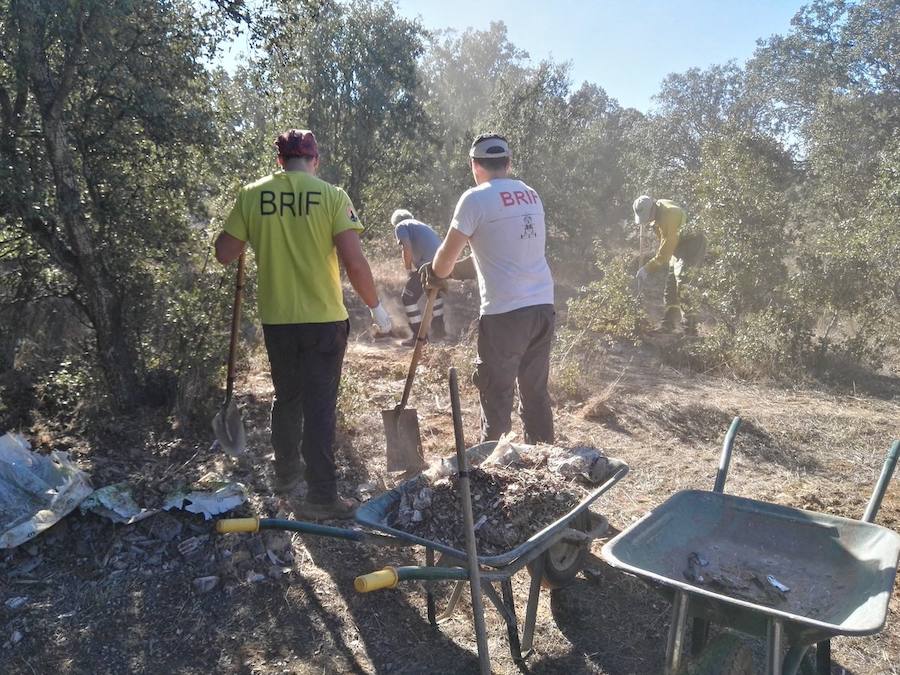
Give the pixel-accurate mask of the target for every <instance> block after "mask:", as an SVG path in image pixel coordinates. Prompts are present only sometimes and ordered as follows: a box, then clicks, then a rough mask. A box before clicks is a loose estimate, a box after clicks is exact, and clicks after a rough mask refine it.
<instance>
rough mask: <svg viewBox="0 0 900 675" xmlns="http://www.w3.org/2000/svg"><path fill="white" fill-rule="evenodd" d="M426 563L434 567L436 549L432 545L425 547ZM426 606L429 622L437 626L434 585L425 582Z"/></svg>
mask: <svg viewBox="0 0 900 675" xmlns="http://www.w3.org/2000/svg"><path fill="white" fill-rule="evenodd" d="M425 565H426V566H427V567H434V549H433V548H431V547H430V546H428V547H426V548H425ZM425 606H426V608H427V611H428V623H430V624H431V625H432V626H437V610H436V608H435V606H434V585H433V584H425Z"/></svg>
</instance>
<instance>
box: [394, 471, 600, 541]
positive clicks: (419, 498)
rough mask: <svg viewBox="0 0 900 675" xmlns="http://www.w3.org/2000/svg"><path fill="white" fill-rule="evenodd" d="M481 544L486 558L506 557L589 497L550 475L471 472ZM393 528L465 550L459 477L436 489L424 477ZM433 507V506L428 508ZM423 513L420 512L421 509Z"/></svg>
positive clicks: (405, 489) (405, 493) (406, 490)
mask: <svg viewBox="0 0 900 675" xmlns="http://www.w3.org/2000/svg"><path fill="white" fill-rule="evenodd" d="M469 476H470V480H469V486H470V490H471V493H472V510H473V518H474V520H475V523H477V528H476V535H475V538H476V543H477V546H478V551H479V553H480V554H482V555H498V554H500V553H505V552H507V551H509V550H511V549H513V548H515V547H516V546H517V545H519V544H521V543H523V542H524V541H526V540H527V539H528V538H529V537H531V536H532V535H533V534H535V533H536V532H538V531H540V530H541V529H543V528H544V527H546V526H547V525H549V524H550V523H552V522H554V521H555V520H556V519H557V518H559V517H561V516H563V515H565V514H566V513H567V512H568V511H570V510H571V509H573V508H574V507H575V506H576V505H577V504H578V502H579V501H581V499H582V498H583V496H584V492H583V490H582V489H581V488H580V487H578V486H577V485H575V484H573V483H571V482H566V481H564V480H562V479H561V478H559V477H558V476H556V475H555V474H552V473H549V472H547V471H546V470H544V469H542V470H534V469H524V468H522V469H506V468H502V467H499V466H493V467H490V472H488V471H485V470H483V469H481V468H475V469H472V470H470V472H469ZM400 492H401V497H400V501H399V502H398V503H397V508H396V511H394V512H393V513H391V514H389V515H388V524H389V525H391V526H392V527H396V528H398V529H401V530H404V531H405V532H409V533H410V534H415V535H417V536H420V537H423V538H425V539H428V540H430V541H438V542H441V543H443V544H446V545H449V546H453V547H454V548H457V549H460V550H461V549H463V548H464V547H465V535H464V533H463V523H462V510H461V506H460V498H459V478H458V476H457V475H456V474H454V475H452V476H450V477H449V478H442V479H439V480H438V481H436V482H435V483H433V484H430V483H428V481H427V479H424V478H419V479H417V480H415V481H411V482H410V483H406V484H404V485H403V486H402V487H401V488H400ZM425 504H427V506H425ZM417 506H418V507H421V508H416V507H417Z"/></svg>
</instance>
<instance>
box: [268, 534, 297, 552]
mask: <svg viewBox="0 0 900 675" xmlns="http://www.w3.org/2000/svg"><path fill="white" fill-rule="evenodd" d="M262 539H263V542H264V544H265V547H266V549H268V550H269V551H271V552H272V553H275V554H278V553H281V552H282V551H288V550H290V549H291V536H290V535H289V534H287V533H286V532H276V531H272V530H264V531H263V535H262Z"/></svg>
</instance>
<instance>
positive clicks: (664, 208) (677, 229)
mask: <svg viewBox="0 0 900 675" xmlns="http://www.w3.org/2000/svg"><path fill="white" fill-rule="evenodd" d="M632 209H633V210H634V222H635V224H637V225H652V226H653V229H654V231H655V232H656V236H657V238H658V239H659V249H658V250H657V252H656V255H655V256H654V257H653V258H652V259H651V260H649V261H648V262H647V263H646V264H644V265H643V266H642V267H641V268H640V269H639V270H638V272H637V275H635V279H636V280H637V283H638V287H639V288H640V287H642V286H644V285H646V284H647V282H648V281H649V280H650V275H651V274H658V273H659V272H666V273H667V276H666V288H665V291H664V292H663V302H664V303H665V306H666V311H665V315H664V316H663V323H662V329H663V330H668V331H671V330H674V329H675V325H676V323H677V322H678V321H679V320H680V321H681V324H682V328H683V330H684V332H685V334H686V335H694V334H696V332H697V308H696V306H695V305H694V303H692V302H690V300H689V293H685V291H686V288H685V286H686V285H687V284H686V277H687V276H688V270H690V269H691V268H694V267H696V266H698V265H699V264H700V263H701V262H703V258H704V257H705V256H706V237H705V236H704V235H703V233H702V232H693V233H688V234H686V233H684V231H683V230H684V223H685V220H686V216H685V213H684V209H682V208H681V207H680V206H678V205H677V204H676V203H675V202H672V201H669V200H668V199H653V198H652V197H648V196H647V195H641V196H640V197H638V198H637V199H635V200H634V204H633V205H632ZM685 296H688V297H685Z"/></svg>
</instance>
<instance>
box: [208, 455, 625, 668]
mask: <svg viewBox="0 0 900 675" xmlns="http://www.w3.org/2000/svg"><path fill="white" fill-rule="evenodd" d="M496 445H497V443H496V441H491V442H489V443H481V444H479V445H476V446H474V447H471V448H468V449H467V450H466V457H467V458H468V461H469V463H470V464H472V465H478V464H479V463H481V462H482V461H483V460H484V459H485V458H487V457H488V455H490V454H491V452H492V451H493V449H494V448H495V447H496ZM443 461H445V462H447V463H448V464H449V469H450V471H451V472H452V471H453V470H455V468H456V459H455V458H452V459H447V460H443ZM609 470H610V472H609V474H608V477H607V478H606V480H605V481H604V482H603V484H601V485H598V486H596V487H595V488H594V489H593V490H591V491H590V493H589V494H588V495H587V496H586V497H584V499H582V501H581V502H579V503H578V504H577V505H576V506H575V507H574V508H573V509H571V510H570V511H568V512H567V513H566V514H564V515H563V516H561V517H560V518H558V519H557V520H556V521H555V522H553V523H551V524H549V525H548V526H547V527H545V528H543V529H542V530H540V531H539V532H537V533H535V534H534V535H532V536H531V537H530V538H529V539H528V540H527V541H525V542H523V543H521V544H519V545H518V546H516V547H515V548H513V549H512V550H510V551H507V552H506V553H503V554H500V555H492V556H478V561H479V563H480V564H481V566H483V568H484V570H483V571H482V572H481V588H482V590H483V592H484V594H485V595H486V596H487V597H488V598H489V599H490V600H491V603H492V604H493V605H494V606H495V607H496V608H497V610H498V611H499V612H500V614H501V615H502V616H503V619H504V621H505V622H506V627H507V633H508V635H509V648H510V653H511V654H512V657H513V659H514V660H515V661H516V662H517V663H521V662H523V661H524V659H525V658H527V656H528V654H529V653H530V652H531V648H532V642H533V638H534V627H535V623H536V619H537V606H538V597H539V595H540V589H541V587H542V586H544V587H550V588H555V587H558V586H561V585H564V584H566V583H567V582H569V581H571V580H572V579H574V577H575V575H576V574H577V573H578V571H579V570H580V569H581V567H582V566H583V564H584V561H585V558H586V557H587V555H588V553H589V547H590V542H591V541H592V540H594V539H596V538H597V537H600V536H602V535H603V534H605V533H606V531H607V529H608V523H607V521H606V519H605V518H603V517H601V516H599V515H597V514H594V513H592V512H591V511H590V506H591V504H593V503H594V502H596V501H597V500H598V499H599V498H600V497H601V496H602V495H603V494H604V493H605V492H607V491H608V490H609V489H610V488H611V487H612V486H613V485H615V484H616V483H618V482H619V481H620V480H621V479H622V478H623V477H624V476H625V475H626V474H627V473H628V466H627V465H626V464H625V463H624V462H622V461H621V460H618V459H614V458H609ZM409 480H410V481H412V480H416V478H415V477H413V478H410V479H409ZM401 488H402V484H401V485H400V486H398V487H396V488H394V489H392V490H390V491H388V492H386V493H384V494H382V495H380V496H378V497H375V498H373V499H371V500H369V501H367V502H365V503H364V504H362V505H361V506H360V507H359V509H357V511H356V521H357V523H358V525H359V526H361V527H358V528H342V527H333V526H329V525H321V524H318V523H310V522H304V521H298V520H286V519H276V518H229V519H222V520H219V521H217V523H216V531H217V532H220V533H226V532H257V531H258V530H264V529H275V530H289V531H293V532H300V533H303V534H311V535H318V536H325V537H334V538H338V539H345V540H350V541H356V542H359V543H362V544H366V545H371V546H395V547H396V546H399V547H413V546H421V547H423V548H424V549H425V565H424V566H406V567H389V568H385V569H383V570H379V571H376V572H372V573H370V574H365V575H362V576H359V577H357V578H356V580H355V588H356V589H357V590H358V591H360V592H371V591H375V590H379V589H384V588H394V587H396V586H397V585H398V584H399V582H401V581H411V580H419V581H423V582H425V587H426V602H427V614H428V620H429V622H430V623H431V624H432V625H435V626H436V625H438V624H439V623H441V622H443V621H445V620H446V619H448V618H449V617H450V616H451V615H452V614H453V613H454V611H455V609H456V607H457V604H458V602H459V600H460V598H461V596H462V593H463V590H464V588H465V583H466V581H467V580H468V578H469V571H468V569H466V553H465V552H464V551H462V550H459V549H456V548H454V547H452V546H447V545H445V544H443V543H441V542H439V541H432V540H429V539H424V538H422V537H418V536H416V535H413V534H409V533H407V532H404V531H402V530H398V529H396V528H393V527H391V526H390V525H388V514H389V513H390V512H391V511H392V509H393V507H394V506H395V505H396V504H397V502H399V500H400V498H401V492H400V490H401ZM524 568H527V569H528V572H529V573H530V574H531V585H530V588H529V592H528V600H527V604H526V610H525V620H524V624H523V632H522V636H521V639H520V636H519V629H518V619H517V613H516V604H515V601H514V598H513V590H512V581H511V579H512V576H513V575H514V574H515V573H516V572H518V571H519V570H521V569H524ZM443 581H455V582H457V583H456V585H455V587H454V589H453V591H452V593H451V596H450V599H449V601H448V605H447V607H446V608H445V610H444V611H443V612H442V613H441V614H440V615H438V613H437V609H436V602H435V596H434V592H433V591H434V584H435V583H436V582H443ZM495 584H497V585H498V586H499V589H500V590H499V592H498V591H497V588H496V587H495Z"/></svg>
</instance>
